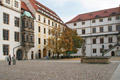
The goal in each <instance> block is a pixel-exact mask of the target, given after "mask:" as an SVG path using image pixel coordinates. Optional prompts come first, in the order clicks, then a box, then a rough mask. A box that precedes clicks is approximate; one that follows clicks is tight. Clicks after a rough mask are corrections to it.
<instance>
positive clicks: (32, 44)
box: [21, 41, 34, 48]
mask: <svg viewBox="0 0 120 80" xmlns="http://www.w3.org/2000/svg"><path fill="white" fill-rule="evenodd" d="M21 45H22V46H24V47H30V48H32V47H34V42H28V41H22V42H21Z"/></svg>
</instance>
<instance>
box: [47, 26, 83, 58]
mask: <svg viewBox="0 0 120 80" xmlns="http://www.w3.org/2000/svg"><path fill="white" fill-rule="evenodd" d="M51 32H52V37H51V38H49V39H48V45H47V47H48V49H50V50H52V51H54V52H55V53H56V54H57V56H58V57H59V54H60V53H66V52H67V51H70V52H73V53H76V52H77V48H81V44H82V42H83V39H82V38H81V37H80V36H78V35H77V32H76V31H75V30H72V29H69V28H66V29H65V30H64V31H61V28H60V27H58V28H57V27H54V28H53V29H52V31H51Z"/></svg>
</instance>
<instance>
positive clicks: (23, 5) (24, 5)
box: [21, 1, 30, 12]
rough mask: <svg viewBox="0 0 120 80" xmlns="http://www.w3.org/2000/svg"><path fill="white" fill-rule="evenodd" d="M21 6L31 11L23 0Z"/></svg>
mask: <svg viewBox="0 0 120 80" xmlns="http://www.w3.org/2000/svg"><path fill="white" fill-rule="evenodd" d="M21 8H22V9H24V10H26V11H29V12H30V10H29V9H28V7H27V6H26V4H25V3H24V2H23V1H21Z"/></svg>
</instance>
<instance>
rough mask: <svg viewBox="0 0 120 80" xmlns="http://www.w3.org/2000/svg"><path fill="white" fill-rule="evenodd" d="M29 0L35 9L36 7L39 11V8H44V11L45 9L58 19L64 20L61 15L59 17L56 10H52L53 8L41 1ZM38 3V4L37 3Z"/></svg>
mask: <svg viewBox="0 0 120 80" xmlns="http://www.w3.org/2000/svg"><path fill="white" fill-rule="evenodd" d="M29 1H30V3H31V4H32V6H33V7H34V9H35V10H36V11H38V9H39V10H42V11H44V12H45V13H47V14H49V15H51V16H53V17H55V18H56V19H58V20H59V21H61V22H63V21H62V20H61V19H60V17H59V16H58V15H57V14H56V13H55V12H54V11H52V10H51V9H49V8H47V7H46V6H44V5H43V4H41V3H39V2H38V1H36V0H29ZM36 4H37V5H36ZM39 6H40V7H39ZM43 8H44V9H43Z"/></svg>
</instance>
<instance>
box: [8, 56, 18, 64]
mask: <svg viewBox="0 0 120 80" xmlns="http://www.w3.org/2000/svg"><path fill="white" fill-rule="evenodd" d="M7 61H8V65H11V61H13V65H15V64H16V59H15V55H13V57H12V58H11V55H9V56H8V58H7Z"/></svg>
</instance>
